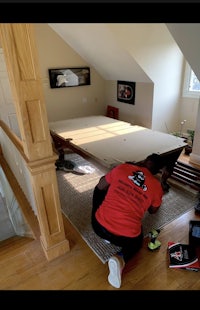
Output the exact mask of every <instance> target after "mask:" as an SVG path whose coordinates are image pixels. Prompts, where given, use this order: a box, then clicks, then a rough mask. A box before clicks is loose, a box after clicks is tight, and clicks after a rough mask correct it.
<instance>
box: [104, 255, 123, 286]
mask: <svg viewBox="0 0 200 310" xmlns="http://www.w3.org/2000/svg"><path fill="white" fill-rule="evenodd" d="M124 265H125V263H124V260H123V258H121V257H119V258H118V257H117V256H116V255H114V256H112V257H111V258H110V259H109V261H108V267H109V272H110V273H109V275H108V282H109V283H110V284H111V285H112V286H114V287H116V288H120V286H121V275H122V270H123V268H124Z"/></svg>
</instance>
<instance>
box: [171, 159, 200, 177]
mask: <svg viewBox="0 0 200 310" xmlns="http://www.w3.org/2000/svg"><path fill="white" fill-rule="evenodd" d="M176 166H179V167H184V169H185V170H190V171H193V172H194V173H195V174H196V175H199V176H200V170H199V169H197V168H195V167H193V166H191V165H188V164H185V163H183V162H180V161H177V162H176Z"/></svg>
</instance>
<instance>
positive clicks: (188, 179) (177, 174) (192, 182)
mask: <svg viewBox="0 0 200 310" xmlns="http://www.w3.org/2000/svg"><path fill="white" fill-rule="evenodd" d="M172 175H173V176H176V177H178V178H180V179H182V180H185V181H187V182H190V183H191V184H195V185H197V186H198V185H199V186H200V183H199V182H197V181H194V180H193V179H191V178H189V177H187V176H185V175H183V174H182V173H177V172H176V171H174V172H173V174H172Z"/></svg>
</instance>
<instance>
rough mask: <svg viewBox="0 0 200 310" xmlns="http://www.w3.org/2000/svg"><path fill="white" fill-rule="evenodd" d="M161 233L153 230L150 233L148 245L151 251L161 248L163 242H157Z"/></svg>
mask: <svg viewBox="0 0 200 310" xmlns="http://www.w3.org/2000/svg"><path fill="white" fill-rule="evenodd" d="M159 233H160V230H159V229H157V230H156V229H152V230H151V231H150V232H149V238H150V242H149V243H148V248H149V250H151V251H154V250H156V249H158V248H159V247H160V246H161V242H160V241H159V240H157V237H158V234H159Z"/></svg>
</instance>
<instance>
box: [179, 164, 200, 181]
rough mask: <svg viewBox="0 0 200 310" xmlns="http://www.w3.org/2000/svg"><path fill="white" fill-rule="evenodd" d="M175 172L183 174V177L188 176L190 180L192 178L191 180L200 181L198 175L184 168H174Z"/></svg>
mask: <svg viewBox="0 0 200 310" xmlns="http://www.w3.org/2000/svg"><path fill="white" fill-rule="evenodd" d="M173 172H176V173H179V174H182V175H184V176H187V177H188V178H191V179H193V180H196V181H198V180H200V177H199V176H197V175H196V174H194V173H191V172H189V171H186V170H184V169H183V168H179V167H177V166H175V167H174V171H173Z"/></svg>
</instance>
